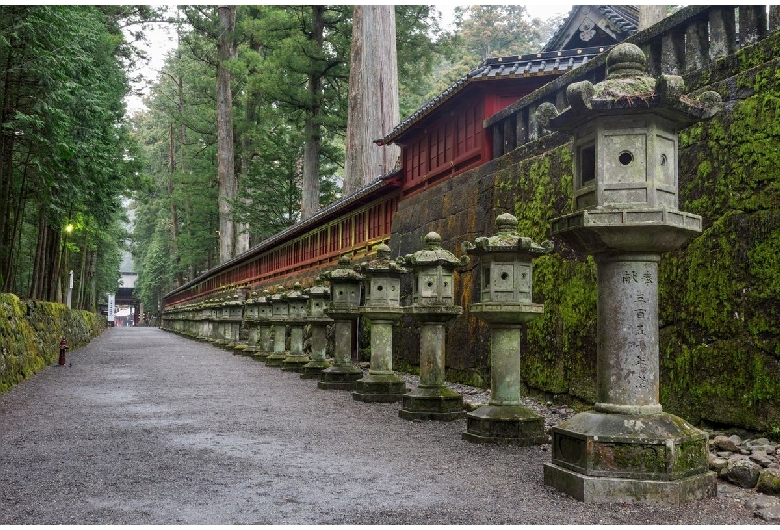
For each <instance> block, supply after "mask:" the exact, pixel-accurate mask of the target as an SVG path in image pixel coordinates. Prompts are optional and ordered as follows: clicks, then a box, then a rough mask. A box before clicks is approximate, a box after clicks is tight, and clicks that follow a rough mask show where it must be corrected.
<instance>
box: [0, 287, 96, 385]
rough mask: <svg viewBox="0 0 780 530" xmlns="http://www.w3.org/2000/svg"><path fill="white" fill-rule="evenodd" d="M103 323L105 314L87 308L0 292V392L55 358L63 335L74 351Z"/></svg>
mask: <svg viewBox="0 0 780 530" xmlns="http://www.w3.org/2000/svg"><path fill="white" fill-rule="evenodd" d="M105 327H106V319H105V317H102V316H99V315H96V314H95V313H90V312H89V311H74V310H70V309H68V308H67V307H66V306H65V305H63V304H54V303H51V302H40V301H36V300H20V299H19V298H18V297H17V296H16V295H13V294H1V293H0V393H2V392H5V391H6V390H9V389H10V388H11V387H12V386H13V385H15V384H16V383H19V382H21V381H23V380H25V379H27V378H28V377H30V376H32V375H34V374H35V373H36V372H38V371H39V370H41V369H42V368H44V367H45V366H47V365H49V364H51V363H52V362H54V361H55V360H56V359H57V358H58V357H59V351H60V349H59V344H60V340H61V339H62V338H63V337H65V340H67V341H68V345H69V346H70V351H73V350H75V349H77V348H81V347H82V346H85V345H86V344H87V343H89V341H90V340H92V339H93V338H94V337H96V336H97V335H99V334H100V333H101V332H102V331H103V329H105Z"/></svg>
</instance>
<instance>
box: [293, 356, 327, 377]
mask: <svg viewBox="0 0 780 530" xmlns="http://www.w3.org/2000/svg"><path fill="white" fill-rule="evenodd" d="M328 368H330V363H329V362H328V361H324V360H323V361H315V360H311V361H309V362H308V363H306V364H304V365H303V366H301V370H300V372H301V379H319V378H320V374H322V371H323V370H326V369H328Z"/></svg>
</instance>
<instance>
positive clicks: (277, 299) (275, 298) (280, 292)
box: [271, 285, 285, 302]
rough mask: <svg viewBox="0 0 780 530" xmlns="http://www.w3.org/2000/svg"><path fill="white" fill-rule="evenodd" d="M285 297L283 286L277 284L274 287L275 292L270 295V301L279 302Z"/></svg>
mask: <svg viewBox="0 0 780 530" xmlns="http://www.w3.org/2000/svg"><path fill="white" fill-rule="evenodd" d="M284 299H285V289H284V287H283V286H281V285H279V286H278V287H277V288H276V292H274V294H273V296H271V301H272V302H281V301H283V300H284Z"/></svg>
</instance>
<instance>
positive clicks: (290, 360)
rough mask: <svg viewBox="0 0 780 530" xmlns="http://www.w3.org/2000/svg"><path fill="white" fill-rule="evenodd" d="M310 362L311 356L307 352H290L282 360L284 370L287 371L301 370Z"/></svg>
mask: <svg viewBox="0 0 780 530" xmlns="http://www.w3.org/2000/svg"><path fill="white" fill-rule="evenodd" d="M308 362H309V356H308V355H306V354H300V355H295V354H290V355H288V356H287V357H285V358H284V360H283V361H282V370H283V371H285V372H300V371H301V370H303V366H304V365H306V364H308Z"/></svg>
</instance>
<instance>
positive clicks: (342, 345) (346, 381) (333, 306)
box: [317, 254, 363, 390]
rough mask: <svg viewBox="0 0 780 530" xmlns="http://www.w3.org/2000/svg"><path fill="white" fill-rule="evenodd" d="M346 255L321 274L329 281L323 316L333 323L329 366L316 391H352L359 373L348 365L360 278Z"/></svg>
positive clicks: (322, 374) (357, 305) (349, 363)
mask: <svg viewBox="0 0 780 530" xmlns="http://www.w3.org/2000/svg"><path fill="white" fill-rule="evenodd" d="M349 265H350V259H349V255H348V254H344V255H343V256H341V258H340V259H339V268H338V269H335V270H332V271H329V272H325V273H323V274H322V276H323V278H325V279H327V280H329V281H330V300H331V301H330V304H329V306H328V307H327V308H326V309H325V314H326V315H328V316H329V317H330V318H332V319H333V320H334V322H335V324H334V326H335V337H334V351H333V357H334V359H333V366H331V367H330V368H326V369H325V370H323V371H322V372H321V373H320V380H319V382H318V383H317V388H321V389H324V390H354V388H355V381H357V380H358V379H360V377H361V376H362V375H363V372H362V371H361V370H359V369H358V368H356V367H355V366H353V365H352V324H353V323H354V322H355V321H356V320H357V318H358V316H359V314H360V313H359V307H360V283H361V282H362V281H363V276H362V275H361V274H360V273H358V272H356V271H355V270H353V269H351V268H350V266H349Z"/></svg>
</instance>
